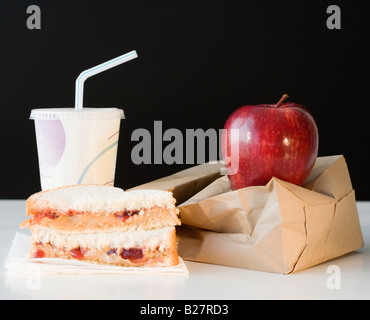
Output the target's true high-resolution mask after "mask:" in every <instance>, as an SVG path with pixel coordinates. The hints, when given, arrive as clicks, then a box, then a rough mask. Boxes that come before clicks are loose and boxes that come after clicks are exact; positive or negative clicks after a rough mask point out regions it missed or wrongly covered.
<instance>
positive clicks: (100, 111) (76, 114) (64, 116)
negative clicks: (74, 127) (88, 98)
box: [30, 108, 125, 120]
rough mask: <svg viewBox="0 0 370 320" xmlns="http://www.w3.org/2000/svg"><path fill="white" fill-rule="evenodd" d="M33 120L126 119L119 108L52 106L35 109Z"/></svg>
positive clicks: (32, 115) (31, 117) (32, 112)
mask: <svg viewBox="0 0 370 320" xmlns="http://www.w3.org/2000/svg"><path fill="white" fill-rule="evenodd" d="M30 119H31V120H75V119H78V120H112V119H125V114H124V112H123V110H122V109H117V108H83V109H81V110H76V109H75V108H51V109H34V110H32V111H31V116H30Z"/></svg>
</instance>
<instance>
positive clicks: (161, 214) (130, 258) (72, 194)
mask: <svg viewBox="0 0 370 320" xmlns="http://www.w3.org/2000/svg"><path fill="white" fill-rule="evenodd" d="M27 215H28V216H31V218H30V219H28V220H26V221H24V222H23V223H22V225H21V227H28V228H30V229H31V232H32V243H31V251H30V253H29V257H30V258H62V259H77V260H82V261H86V262H93V263H98V264H110V265H118V266H135V267H157V266H174V265H177V264H178V262H179V260H178V255H177V248H176V231H175V226H176V225H179V224H180V221H179V219H178V209H177V208H176V207H175V199H174V198H173V196H172V193H170V192H166V191H158V190H138V191H129V192H124V191H123V190H122V189H118V188H113V187H109V186H96V185H80V186H72V187H63V188H59V189H53V190H48V191H44V192H40V193H37V194H34V195H33V196H31V197H30V198H29V199H28V200H27Z"/></svg>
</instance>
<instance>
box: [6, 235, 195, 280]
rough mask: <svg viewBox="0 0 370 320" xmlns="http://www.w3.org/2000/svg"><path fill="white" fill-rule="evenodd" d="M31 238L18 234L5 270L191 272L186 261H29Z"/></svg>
mask: <svg viewBox="0 0 370 320" xmlns="http://www.w3.org/2000/svg"><path fill="white" fill-rule="evenodd" d="M30 241H31V237H30V236H29V235H27V234H23V233H18V232H17V233H16V234H15V238H14V240H13V244H12V247H11V249H10V252H9V255H8V257H7V259H6V260H5V268H7V269H8V270H11V271H15V272H22V273H35V272H39V273H41V274H57V273H74V274H95V273H100V274H101V273H106V274H112V273H113V274H131V275H133V274H136V275H138V274H140V275H154V274H163V275H188V274H189V271H188V269H187V267H186V265H185V264H184V261H183V260H182V259H181V258H179V260H180V262H179V264H178V265H177V266H174V267H153V268H142V267H140V268H139V267H118V266H109V265H97V264H92V263H87V262H82V261H78V260H65V259H52V258H43V259H27V258H26V256H27V253H28V251H29V249H30Z"/></svg>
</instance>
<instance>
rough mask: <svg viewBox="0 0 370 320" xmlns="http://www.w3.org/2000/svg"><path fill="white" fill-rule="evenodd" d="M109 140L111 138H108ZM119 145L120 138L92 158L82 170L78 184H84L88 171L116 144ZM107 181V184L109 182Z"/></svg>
mask: <svg viewBox="0 0 370 320" xmlns="http://www.w3.org/2000/svg"><path fill="white" fill-rule="evenodd" d="M108 140H109V139H108ZM117 145H118V140H117V141H116V142H114V143H113V144H111V145H110V146H108V147H107V148H105V149H104V150H103V151H102V152H100V153H99V154H98V155H97V156H96V157H95V158H94V159H93V160H91V162H90V163H89V164H88V165H87V166H86V168H85V169H84V170H83V171H82V174H81V176H80V178H79V179H78V182H77V184H82V183H83V180H84V178H85V176H86V174H87V172H88V171H89V170H90V169H91V167H92V166H93V165H94V164H95V163H96V162H97V161H98V160H99V159H100V158H101V157H102V156H103V155H105V154H106V153H107V152H108V151H109V150H111V149H112V148H114V147H115V146H117ZM112 182H114V181H109V182H108V183H112ZM108 183H107V184H108Z"/></svg>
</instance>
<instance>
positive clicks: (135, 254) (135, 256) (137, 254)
mask: <svg viewBox="0 0 370 320" xmlns="http://www.w3.org/2000/svg"><path fill="white" fill-rule="evenodd" d="M119 255H120V257H121V258H122V259H124V260H130V261H131V262H135V261H136V260H140V259H142V258H143V257H144V254H143V250H142V249H140V248H131V249H122V250H121V252H120V254H119Z"/></svg>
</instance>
